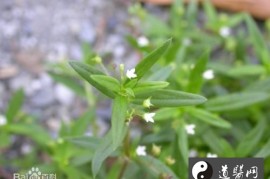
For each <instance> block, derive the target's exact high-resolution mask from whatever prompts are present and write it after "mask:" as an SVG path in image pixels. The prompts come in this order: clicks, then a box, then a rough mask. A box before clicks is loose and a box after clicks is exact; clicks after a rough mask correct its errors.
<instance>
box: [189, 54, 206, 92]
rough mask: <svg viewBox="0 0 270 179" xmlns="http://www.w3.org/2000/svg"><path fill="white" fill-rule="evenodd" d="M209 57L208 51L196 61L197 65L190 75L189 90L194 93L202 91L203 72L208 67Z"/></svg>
mask: <svg viewBox="0 0 270 179" xmlns="http://www.w3.org/2000/svg"><path fill="white" fill-rule="evenodd" d="M208 59H209V52H206V53H204V54H203V55H202V56H201V57H200V58H199V59H198V61H197V62H196V64H195V67H194V68H193V69H192V71H191V74H190V77H189V84H188V91H189V92H192V93H198V92H200V89H201V86H202V84H203V72H204V71H205V69H206V65H207V62H208Z"/></svg>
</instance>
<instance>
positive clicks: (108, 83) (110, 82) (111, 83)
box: [91, 75, 120, 92]
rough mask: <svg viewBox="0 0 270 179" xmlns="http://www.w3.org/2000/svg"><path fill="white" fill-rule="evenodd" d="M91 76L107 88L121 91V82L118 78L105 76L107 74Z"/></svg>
mask: <svg viewBox="0 0 270 179" xmlns="http://www.w3.org/2000/svg"><path fill="white" fill-rule="evenodd" d="M91 78H93V80H94V81H95V82H96V83H98V84H99V85H100V86H103V87H104V88H105V89H106V88H107V89H110V90H112V91H114V92H119V90H120V83H119V81H118V80H117V79H115V78H113V77H110V76H105V75H91Z"/></svg>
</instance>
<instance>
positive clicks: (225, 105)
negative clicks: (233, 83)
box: [205, 92, 269, 111]
mask: <svg viewBox="0 0 270 179" xmlns="http://www.w3.org/2000/svg"><path fill="white" fill-rule="evenodd" d="M268 98H269V95H268V94H267V93H264V92H257V93H256V92H254V93H247V92H243V93H233V94H228V95H224V96H218V97H216V98H213V99H210V100H209V101H208V102H207V103H206V104H205V107H206V109H207V110H210V111H229V110H236V109H241V108H244V107H248V106H251V105H253V104H256V103H259V102H262V101H266V100H267V99H268Z"/></svg>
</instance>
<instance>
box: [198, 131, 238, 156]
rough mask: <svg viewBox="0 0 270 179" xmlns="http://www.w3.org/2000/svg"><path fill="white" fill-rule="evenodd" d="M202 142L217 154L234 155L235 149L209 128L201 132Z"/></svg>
mask: <svg viewBox="0 0 270 179" xmlns="http://www.w3.org/2000/svg"><path fill="white" fill-rule="evenodd" d="M202 138H203V140H204V142H205V143H206V144H207V145H208V146H209V147H210V148H211V149H212V150H213V152H215V153H216V154H218V155H219V156H222V157H234V156H235V151H234V150H233V148H232V146H231V145H230V144H229V143H228V142H227V141H226V140H225V139H224V138H222V137H220V136H217V134H215V133H214V132H213V131H212V130H211V129H208V130H206V131H205V132H204V133H203V134H202Z"/></svg>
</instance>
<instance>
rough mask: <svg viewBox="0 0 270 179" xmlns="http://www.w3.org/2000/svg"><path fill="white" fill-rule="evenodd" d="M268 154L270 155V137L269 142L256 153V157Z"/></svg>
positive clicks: (264, 156)
mask: <svg viewBox="0 0 270 179" xmlns="http://www.w3.org/2000/svg"><path fill="white" fill-rule="evenodd" d="M268 156H270V139H268V142H267V143H266V144H265V145H264V146H263V147H262V148H261V150H260V151H259V152H258V153H257V154H256V155H255V157H263V158H266V157H268Z"/></svg>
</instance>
